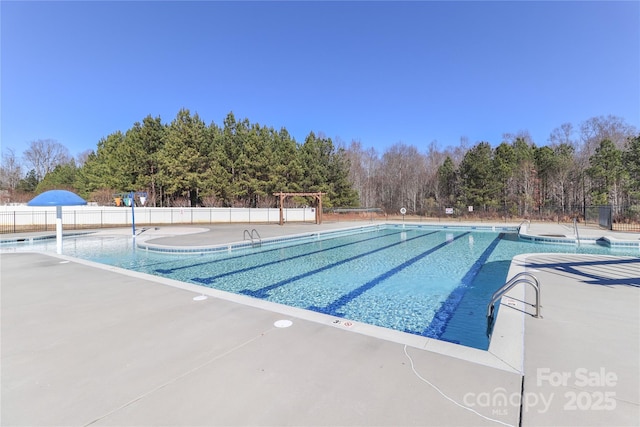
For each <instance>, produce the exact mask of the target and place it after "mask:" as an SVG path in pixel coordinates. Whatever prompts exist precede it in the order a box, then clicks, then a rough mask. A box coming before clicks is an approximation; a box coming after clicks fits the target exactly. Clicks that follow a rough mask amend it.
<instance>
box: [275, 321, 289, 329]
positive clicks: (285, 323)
mask: <svg viewBox="0 0 640 427" xmlns="http://www.w3.org/2000/svg"><path fill="white" fill-rule="evenodd" d="M291 325H293V322H292V321H291V320H278V321H276V322H275V323H274V324H273V326H275V327H276V328H288V327H289V326H291Z"/></svg>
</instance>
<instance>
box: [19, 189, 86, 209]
mask: <svg viewBox="0 0 640 427" xmlns="http://www.w3.org/2000/svg"><path fill="white" fill-rule="evenodd" d="M86 204H87V201H86V200H84V199H83V198H82V197H80V196H78V195H77V194H75V193H72V192H71V191H67V190H49V191H45V192H44V193H41V194H38V195H37V196H36V197H34V198H33V199H31V200H30V201H29V203H27V206H79V205H86Z"/></svg>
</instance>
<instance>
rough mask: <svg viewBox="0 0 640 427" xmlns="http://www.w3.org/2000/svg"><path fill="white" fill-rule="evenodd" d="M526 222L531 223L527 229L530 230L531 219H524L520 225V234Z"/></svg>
mask: <svg viewBox="0 0 640 427" xmlns="http://www.w3.org/2000/svg"><path fill="white" fill-rule="evenodd" d="M525 223H527V224H529V226H528V227H527V231H529V228H531V220H529V219H525V220H524V221H522V222H521V223H520V225H519V226H518V234H520V230H522V226H523V225H524V224H525Z"/></svg>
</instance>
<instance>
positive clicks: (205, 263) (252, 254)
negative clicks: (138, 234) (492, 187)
mask: <svg viewBox="0 0 640 427" xmlns="http://www.w3.org/2000/svg"><path fill="white" fill-rule="evenodd" d="M382 231H387V230H382ZM359 234H360V233H354V234H351V236H358V235H359ZM396 234H400V232H399V231H398V232H392V233H389V234H384V235H382V236H374V237H368V238H366V239H363V240H358V241H357V242H354V243H360V242H366V241H368V240H373V239H381V238H383V237H386V236H394V235H396ZM347 236H348V235H347ZM309 237H312V236H305V237H303V238H304V239H307V238H309ZM338 237H346V236H344V235H343V236H335V237H331V238H329V239H323V240H322V241H327V240H332V239H335V238H338ZM316 241H317V240H313V241H305V242H302V243H297V244H294V245H287V246H279V247H277V248H273V249H267V250H264V251H256V252H250V253H246V254H240V255H234V256H230V257H226V258H220V259H215V260H209V261H205V262H199V263H195V264H189V265H185V266H181V267H176V268H167V269H156V270H155V271H156V272H158V273H160V274H171V273H173V272H175V271H177V270H183V269H186V268H192V267H200V266H203V265H208V264H216V263H218V262H224V261H229V260H232V259H238V258H246V257H250V256H254V255H262V254H266V253H269V252H275V251H281V250H282V249H285V248H286V249H289V248H296V247H298V246H304V245H308V244H309V243H314V242H316ZM329 249H331V248H326V250H329ZM319 252H320V251H319Z"/></svg>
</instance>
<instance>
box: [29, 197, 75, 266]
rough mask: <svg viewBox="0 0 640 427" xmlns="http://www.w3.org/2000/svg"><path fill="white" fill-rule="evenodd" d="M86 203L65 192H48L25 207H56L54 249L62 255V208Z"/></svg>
mask: <svg viewBox="0 0 640 427" xmlns="http://www.w3.org/2000/svg"><path fill="white" fill-rule="evenodd" d="M86 204H87V201H86V200H84V199H83V198H82V197H80V196H78V195H77V194H75V193H72V192H71V191H67V190H49V191H45V192H44V193H41V194H38V195H37V196H36V197H34V198H33V199H31V200H30V201H29V203H27V206H55V207H56V248H57V252H58V253H59V254H61V253H62V207H63V206H80V205H86Z"/></svg>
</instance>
